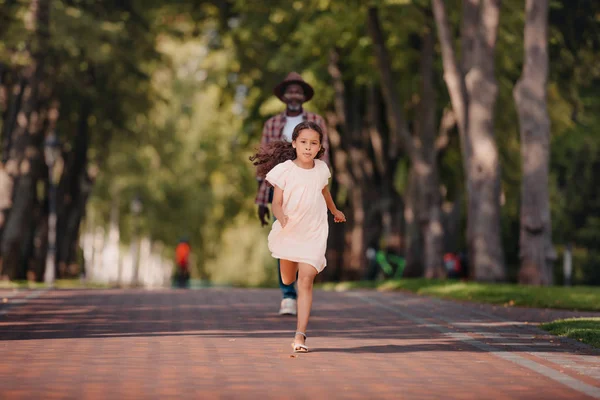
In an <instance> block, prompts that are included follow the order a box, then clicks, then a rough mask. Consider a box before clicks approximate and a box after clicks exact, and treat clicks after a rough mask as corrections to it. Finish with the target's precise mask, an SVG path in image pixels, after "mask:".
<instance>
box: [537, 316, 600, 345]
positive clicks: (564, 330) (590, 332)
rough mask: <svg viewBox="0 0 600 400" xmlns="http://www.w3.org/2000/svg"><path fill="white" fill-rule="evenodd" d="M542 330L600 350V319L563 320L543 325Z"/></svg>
mask: <svg viewBox="0 0 600 400" xmlns="http://www.w3.org/2000/svg"><path fill="white" fill-rule="evenodd" d="M540 328H542V329H544V330H546V331H548V332H550V333H552V334H553V335H557V336H564V337H568V338H571V339H575V340H578V341H580V342H582V343H586V344H589V345H590V346H593V347H596V348H600V318H572V319H561V320H558V321H554V322H550V323H547V324H542V325H540Z"/></svg>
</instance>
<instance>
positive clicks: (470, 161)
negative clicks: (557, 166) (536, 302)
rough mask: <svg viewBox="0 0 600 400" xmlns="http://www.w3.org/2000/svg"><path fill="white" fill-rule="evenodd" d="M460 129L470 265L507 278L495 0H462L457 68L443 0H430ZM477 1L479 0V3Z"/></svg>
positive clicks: (480, 275)
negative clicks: (497, 118)
mask: <svg viewBox="0 0 600 400" xmlns="http://www.w3.org/2000/svg"><path fill="white" fill-rule="evenodd" d="M432 2H433V11H434V15H435V19H436V24H437V27H438V35H439V40H440V43H441V47H442V58H443V64H444V80H445V81H446V85H447V87H448V92H449V93H450V99H451V102H452V107H453V109H454V112H455V115H456V119H457V124H458V127H459V132H460V136H461V148H462V153H463V163H464V169H465V178H466V187H467V244H468V249H469V260H470V263H471V268H470V270H471V271H472V274H473V277H474V278H475V279H476V280H479V281H502V280H504V279H505V278H506V271H505V266H504V253H503V249H502V241H501V234H500V166H499V159H498V149H497V147H496V143H495V138H494V130H493V126H494V125H493V124H494V107H495V103H496V97H497V92H498V89H497V84H496V80H495V76H494V53H495V47H496V37H497V31H498V24H499V15H500V0H475V1H473V0H465V2H467V3H469V4H466V3H464V7H463V11H465V14H464V15H463V25H462V39H463V45H464V46H465V48H464V49H463V55H462V56H463V64H462V65H463V67H464V68H468V71H461V68H460V67H459V64H458V62H457V60H456V57H455V54H454V49H453V45H452V36H451V33H450V27H449V23H448V19H447V14H446V10H445V4H444V1H443V0H432ZM480 3H481V4H480Z"/></svg>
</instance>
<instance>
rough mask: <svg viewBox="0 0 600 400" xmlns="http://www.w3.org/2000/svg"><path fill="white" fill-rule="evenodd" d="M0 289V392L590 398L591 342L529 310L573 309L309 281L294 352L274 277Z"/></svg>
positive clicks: (594, 385)
mask: <svg viewBox="0 0 600 400" xmlns="http://www.w3.org/2000/svg"><path fill="white" fill-rule="evenodd" d="M0 296H5V297H4V298H6V300H5V301H4V302H3V303H2V304H1V305H0V399H188V398H189V399H212V398H220V399H287V398H289V399H330V400H332V399H346V398H348V399H380V398H381V399H384V398H389V399H592V398H596V399H600V357H599V355H600V352H598V351H596V350H592V349H590V348H589V347H587V346H584V345H580V344H578V343H576V342H574V341H571V340H565V339H559V338H556V337H553V336H550V335H547V334H545V333H544V332H542V331H540V330H538V329H537V328H536V327H535V326H534V324H533V323H534V322H540V321H546V320H551V319H553V318H557V317H568V316H573V315H583V314H576V313H572V312H564V311H550V310H532V309H520V308H504V307H494V306H489V305H477V304H469V303H459V302H452V301H443V300H438V299H432V298H428V297H421V296H415V295H412V294H406V293H397V292H396V293H380V292H373V291H350V292H342V293H336V292H322V291H317V292H315V301H314V308H313V316H312V318H311V323H310V326H309V332H308V334H309V339H308V342H307V344H308V345H309V346H310V348H311V352H310V353H308V354H300V355H293V354H291V351H290V350H291V346H290V343H291V339H292V336H293V331H294V328H295V320H294V318H293V317H280V316H278V315H276V313H275V312H276V310H277V308H278V303H279V296H280V295H279V292H278V291H277V290H269V289H256V290H250V289H230V288H227V289H202V290H168V289H165V290H156V291H143V290H52V291H24V292H19V293H16V294H13V295H12V296H11V297H7V294H6V293H5V294H2V293H0ZM585 315H594V314H585ZM595 315H597V314H595Z"/></svg>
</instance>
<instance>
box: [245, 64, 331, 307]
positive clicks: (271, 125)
mask: <svg viewBox="0 0 600 400" xmlns="http://www.w3.org/2000/svg"><path fill="white" fill-rule="evenodd" d="M273 93H274V94H275V96H277V98H278V99H279V100H281V101H282V102H284V103H285V105H286V109H285V111H284V112H282V113H281V114H277V115H275V116H274V117H271V118H270V119H269V120H267V122H266V123H265V125H264V127H263V132H262V139H261V143H268V142H271V141H274V140H287V141H290V142H291V141H292V132H293V131H294V128H295V127H296V125H298V124H299V123H300V122H303V121H312V122H316V123H317V124H319V125H320V126H321V129H322V130H323V143H322V145H323V147H324V148H325V154H324V155H323V157H322V160H323V161H325V162H326V163H327V164H328V165H329V153H328V149H329V141H328V138H327V126H326V125H325V120H324V119H323V117H321V116H320V115H318V114H315V113H312V112H309V111H306V110H304V109H303V108H302V104H303V103H305V102H307V101H309V100H310V99H311V98H312V97H313V95H314V90H313V88H312V87H311V86H310V85H309V84H308V83H306V82H305V81H304V80H303V79H302V77H301V76H300V75H299V74H298V73H296V72H291V73H289V74H288V76H287V77H286V78H285V79H284V80H283V82H281V83H280V84H279V85H277V86H276V87H275V89H274V90H273ZM272 200H273V190H272V188H269V186H268V185H267V182H266V181H264V180H262V179H260V178H259V179H258V193H257V196H256V201H255V202H256V204H258V217H259V219H260V222H261V225H262V226H265V225H268V224H269V221H268V220H269V218H270V213H269V207H268V205H269V203H270V202H271V201H272ZM277 273H278V275H279V287H280V288H281V292H282V294H283V300H282V301H281V306H280V308H279V314H280V315H296V308H297V305H296V298H297V294H296V288H295V287H294V284H291V285H284V284H283V282H282V280H281V271H280V270H279V261H277Z"/></svg>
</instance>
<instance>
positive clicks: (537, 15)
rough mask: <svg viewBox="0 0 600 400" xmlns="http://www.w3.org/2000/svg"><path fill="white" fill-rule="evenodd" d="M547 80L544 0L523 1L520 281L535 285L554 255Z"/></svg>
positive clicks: (517, 93) (518, 98)
mask: <svg viewBox="0 0 600 400" xmlns="http://www.w3.org/2000/svg"><path fill="white" fill-rule="evenodd" d="M547 80H548V0H527V3H526V18H525V64H524V65H523V72H522V75H521V78H520V79H519V81H518V82H517V85H516V86H515V88H514V92H513V95H514V98H515V102H516V104H517V112H518V114H519V127H520V132H521V157H522V158H523V180H522V182H521V229H520V238H519V240H520V257H521V269H520V271H519V283H523V284H533V285H551V284H552V281H553V277H552V261H553V260H555V259H556V254H555V252H554V249H553V247H552V223H551V218H550V201H549V193H548V168H549V167H548V165H549V158H550V118H549V117H548V109H547V103H546V84H547Z"/></svg>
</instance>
